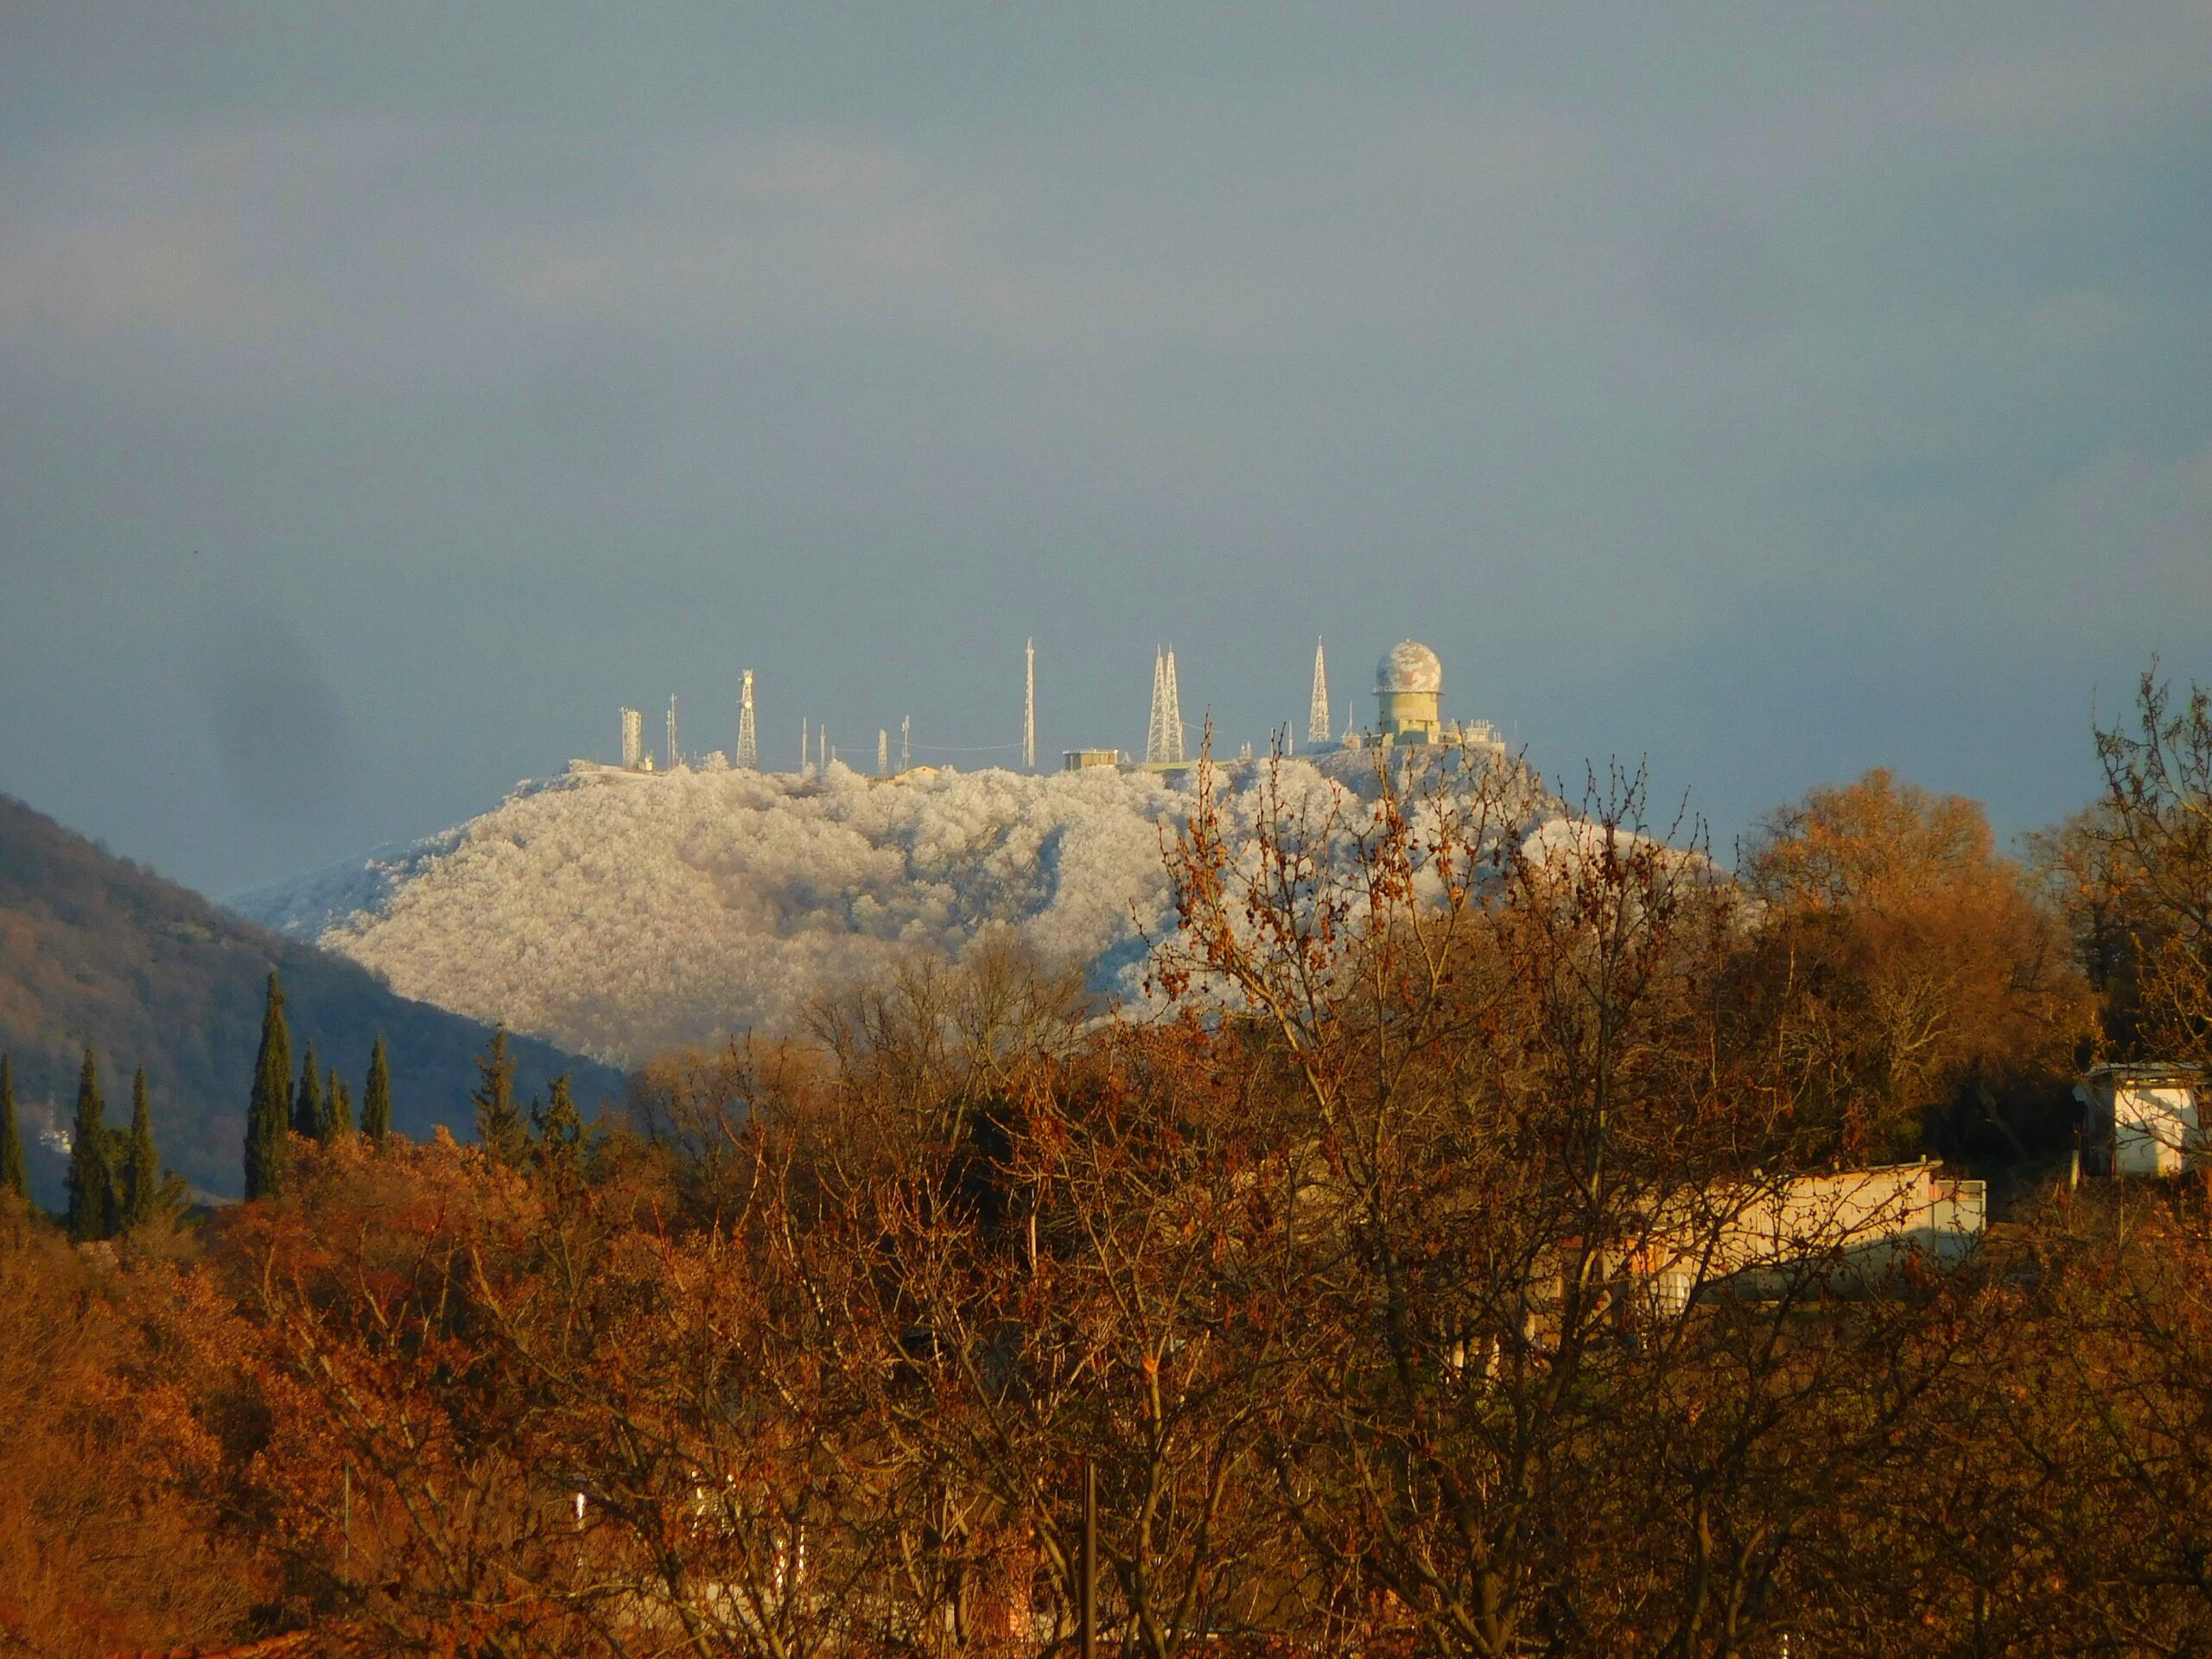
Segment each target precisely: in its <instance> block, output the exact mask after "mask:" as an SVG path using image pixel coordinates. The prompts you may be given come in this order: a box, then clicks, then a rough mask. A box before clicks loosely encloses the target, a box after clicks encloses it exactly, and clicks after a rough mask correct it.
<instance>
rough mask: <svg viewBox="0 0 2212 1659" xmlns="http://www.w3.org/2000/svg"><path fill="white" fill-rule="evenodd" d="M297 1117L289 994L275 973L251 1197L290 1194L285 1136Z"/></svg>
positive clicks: (250, 1138) (254, 1126)
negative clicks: (286, 1181)
mask: <svg viewBox="0 0 2212 1659" xmlns="http://www.w3.org/2000/svg"><path fill="white" fill-rule="evenodd" d="M291 1116H292V1039H291V1034H290V1033H289V1031H288V1030H287V1029H286V1028H285V1025H284V988H283V986H282V985H280V984H278V983H277V976H276V975H275V974H274V973H273V972H272V973H271V974H270V976H269V1001H268V1005H267V1007H265V1008H264V1010H263V1011H262V1015H261V1052H260V1053H259V1054H258V1055H257V1056H256V1057H255V1059H254V1062H253V1100H252V1103H251V1104H250V1105H249V1106H248V1107H247V1108H246V1119H245V1195H246V1197H248V1198H275V1197H276V1196H277V1194H278V1193H279V1192H283V1190H284V1166H285V1164H286V1161H287V1156H286V1153H287V1148H286V1143H285V1138H284V1137H285V1134H286V1131H287V1130H288V1128H289V1127H290V1122H291Z"/></svg>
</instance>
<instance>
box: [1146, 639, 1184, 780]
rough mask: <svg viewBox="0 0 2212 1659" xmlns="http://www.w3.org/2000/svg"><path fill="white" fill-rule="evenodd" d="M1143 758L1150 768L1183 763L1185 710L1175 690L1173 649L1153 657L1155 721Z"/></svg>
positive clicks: (1169, 647) (1149, 733) (1153, 717)
mask: <svg viewBox="0 0 2212 1659" xmlns="http://www.w3.org/2000/svg"><path fill="white" fill-rule="evenodd" d="M1144 758H1145V761H1146V764H1147V765H1148V766H1161V765H1180V764H1181V763H1182V760H1183V707H1182V702H1181V699H1180V697H1179V695H1178V694H1177V691H1176V689H1175V647H1174V646H1173V645H1170V646H1168V647H1167V649H1166V651H1164V652H1154V653H1153V658H1152V720H1151V723H1150V725H1149V726H1148V727H1147V730H1146V732H1145V738H1144Z"/></svg>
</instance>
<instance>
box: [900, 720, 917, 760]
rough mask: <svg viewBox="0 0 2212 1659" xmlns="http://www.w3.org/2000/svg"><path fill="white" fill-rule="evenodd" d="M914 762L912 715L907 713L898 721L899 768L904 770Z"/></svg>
mask: <svg viewBox="0 0 2212 1659" xmlns="http://www.w3.org/2000/svg"><path fill="white" fill-rule="evenodd" d="M913 764H914V717H913V716H912V715H906V716H905V717H904V718H902V719H901V720H900V721H899V771H901V772H904V771H906V769H907V768H908V767H909V766H912V765H913Z"/></svg>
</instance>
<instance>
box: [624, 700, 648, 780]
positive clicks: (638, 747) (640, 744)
mask: <svg viewBox="0 0 2212 1659" xmlns="http://www.w3.org/2000/svg"><path fill="white" fill-rule="evenodd" d="M644 761H645V716H644V715H640V714H639V712H638V711H637V710H636V709H624V710H623V711H622V769H623V770H624V771H625V772H635V771H637V769H638V768H639V766H640V765H642V764H643V763H644Z"/></svg>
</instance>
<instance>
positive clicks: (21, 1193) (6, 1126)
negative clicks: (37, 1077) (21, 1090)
mask: <svg viewBox="0 0 2212 1659" xmlns="http://www.w3.org/2000/svg"><path fill="white" fill-rule="evenodd" d="M0 1192H13V1193H14V1194H15V1195H16V1197H17V1198H29V1197H30V1192H31V1183H30V1176H29V1173H26V1171H25V1170H24V1168H23V1134H22V1127H21V1126H20V1125H19V1124H17V1122H16V1069H15V1066H14V1065H12V1064H11V1063H10V1058H9V1057H8V1056H7V1055H5V1054H0Z"/></svg>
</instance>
